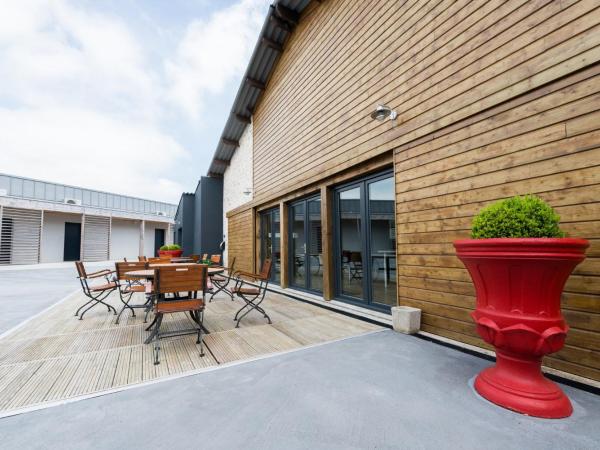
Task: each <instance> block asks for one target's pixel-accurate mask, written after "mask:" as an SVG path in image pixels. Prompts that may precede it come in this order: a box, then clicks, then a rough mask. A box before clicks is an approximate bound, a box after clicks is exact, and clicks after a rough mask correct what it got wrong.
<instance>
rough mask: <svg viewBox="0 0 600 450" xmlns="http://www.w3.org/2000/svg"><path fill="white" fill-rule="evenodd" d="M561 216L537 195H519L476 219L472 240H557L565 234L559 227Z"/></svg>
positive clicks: (502, 201) (488, 208)
mask: <svg viewBox="0 0 600 450" xmlns="http://www.w3.org/2000/svg"><path fill="white" fill-rule="evenodd" d="M559 221H560V216H559V215H558V214H556V213H555V212H554V210H553V209H552V208H551V207H550V205H548V204H547V203H546V202H544V200H542V199H541V198H539V197H537V196H535V195H525V196H524V197H520V196H518V195H517V196H516V197H513V198H509V199H506V200H501V201H499V202H496V203H493V204H491V205H489V206H486V207H485V208H483V209H482V210H481V211H480V212H479V214H477V215H476V216H475V217H474V218H473V224H472V226H471V237H473V238H474V239H487V238H544V237H546V238H556V237H564V235H565V233H564V232H563V231H562V230H561V229H560V228H559V227H558V222H559Z"/></svg>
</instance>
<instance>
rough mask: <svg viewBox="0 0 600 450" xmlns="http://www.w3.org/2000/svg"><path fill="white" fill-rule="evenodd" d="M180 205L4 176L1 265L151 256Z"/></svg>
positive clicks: (167, 239)
mask: <svg viewBox="0 0 600 450" xmlns="http://www.w3.org/2000/svg"><path fill="white" fill-rule="evenodd" d="M176 209H177V205H173V204H169V203H163V202H156V201H153V200H144V199H140V198H135V197H128V196H124V195H118V194H111V193H107V192H101V191H94V190H90V189H84V188H80V187H75V186H67V185H64V184H56V183H48V182H45V181H40V180H33V179H29V178H22V177H16V176H11V175H4V174H0V223H1V232H0V264H36V263H47V262H59V261H76V260H82V261H104V260H117V259H123V258H128V259H129V258H131V259H136V258H137V256H138V255H146V256H152V255H155V254H156V250H157V249H158V247H160V245H163V244H169V243H171V239H172V224H173V217H174V215H175V211H176Z"/></svg>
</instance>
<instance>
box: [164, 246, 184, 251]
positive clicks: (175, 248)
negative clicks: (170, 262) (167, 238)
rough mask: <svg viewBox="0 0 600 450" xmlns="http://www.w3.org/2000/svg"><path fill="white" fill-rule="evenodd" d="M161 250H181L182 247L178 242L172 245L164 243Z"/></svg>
mask: <svg viewBox="0 0 600 450" xmlns="http://www.w3.org/2000/svg"><path fill="white" fill-rule="evenodd" d="M160 250H162V251H165V250H181V247H180V246H179V245H177V244H171V245H163V246H161V247H160Z"/></svg>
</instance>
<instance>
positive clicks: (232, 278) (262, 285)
mask: <svg viewBox="0 0 600 450" xmlns="http://www.w3.org/2000/svg"><path fill="white" fill-rule="evenodd" d="M138 259H139V260H138V261H126V260H125V261H120V262H116V263H115V270H110V269H103V270H99V271H96V272H93V273H87V271H86V270H85V267H84V265H83V263H82V262H81V261H77V262H76V263H75V266H76V268H77V274H78V276H77V278H78V279H79V281H80V283H81V288H82V291H83V293H84V295H85V296H86V298H87V299H88V300H87V302H86V303H84V304H83V305H81V306H80V307H79V308H78V309H77V311H76V312H75V316H76V317H78V318H79V319H80V320H82V319H83V316H84V315H85V313H86V312H88V311H89V310H91V309H92V308H93V307H95V306H98V305H103V306H105V307H106V308H107V309H108V312H109V313H110V312H112V313H113V314H114V315H116V316H117V317H116V319H115V325H118V324H119V321H120V318H121V315H122V314H123V312H124V311H125V310H130V311H131V315H132V317H135V309H141V310H144V312H145V317H144V323H147V321H148V316H149V315H150V314H153V315H154V318H153V320H152V322H151V323H150V324H149V325H148V327H147V328H146V331H148V332H149V335H148V337H147V339H146V341H145V344H150V343H154V364H160V360H159V351H160V344H159V341H160V339H162V338H167V337H172V336H182V335H186V334H197V340H196V343H197V344H199V345H200V356H204V347H203V335H204V334H208V333H210V331H209V330H207V329H206V327H204V325H203V319H204V310H205V308H206V295H207V294H210V298H209V300H208V302H209V303H210V302H211V301H212V300H213V298H214V297H215V295H217V294H218V293H219V292H223V293H225V294H226V295H228V296H229V297H230V298H231V300H232V301H234V300H235V298H236V297H238V298H240V299H241V300H243V302H244V305H243V306H242V307H241V308H240V309H239V310H238V311H237V313H236V314H235V316H234V318H233V320H234V321H235V322H236V328H238V327H239V326H240V322H241V320H242V319H243V318H244V317H246V316H247V315H248V314H249V313H250V312H251V311H257V312H259V313H260V314H262V315H263V317H264V318H265V319H267V321H268V323H269V324H270V323H271V318H270V317H269V315H268V314H267V312H266V311H265V310H264V309H263V308H262V307H261V306H260V305H261V303H262V302H263V300H264V299H265V294H266V291H267V288H268V284H269V279H270V275H271V267H272V263H271V260H270V259H266V260H265V261H264V262H263V264H262V267H261V270H260V272H259V273H251V272H245V271H241V270H236V269H235V268H234V266H235V258H233V260H232V261H231V265H230V266H229V267H223V266H221V265H220V263H221V257H220V255H212V256H211V257H210V259H209V257H208V255H206V254H205V255H202V258H200V256H199V255H191V256H189V257H179V258H168V257H160V258H146V257H145V256H140V257H139V258H138ZM100 280H101V281H102V282H101V283H97V281H100ZM113 292H117V293H118V294H119V299H120V301H121V303H122V304H123V306H122V307H121V310H120V311H119V312H117V310H116V309H115V307H114V306H112V305H111V304H110V303H108V302H107V298H108V296H109V295H110V294H111V293H113ZM136 293H137V294H143V295H144V298H145V301H144V302H142V303H135V304H132V303H131V301H132V299H133V298H134V294H136ZM173 313H187V314H188V315H189V317H190V319H191V320H192V323H193V325H194V326H193V327H192V328H187V329H178V330H172V331H168V332H165V331H161V324H162V322H163V318H164V316H165V314H173Z"/></svg>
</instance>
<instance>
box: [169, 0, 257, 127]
mask: <svg viewBox="0 0 600 450" xmlns="http://www.w3.org/2000/svg"><path fill="white" fill-rule="evenodd" d="M267 5H268V1H266V0H242V1H241V2H239V3H236V4H234V5H232V6H230V7H229V8H226V9H223V10H220V11H218V12H216V13H214V14H213V15H212V16H211V17H210V18H209V19H208V20H195V21H193V22H192V23H191V24H190V25H189V26H188V27H187V29H186V32H185V36H184V38H183V39H182V41H181V43H180V44H179V47H178V49H177V53H176V55H175V57H174V58H172V59H170V60H168V61H167V62H166V64H165V71H166V74H167V80H168V83H169V88H168V98H169V99H170V100H171V101H172V102H173V103H175V104H176V105H178V106H179V107H180V108H182V109H183V110H184V111H186V112H187V113H188V114H189V115H190V116H191V117H193V118H197V117H199V115H200V113H201V111H202V105H203V101H204V97H205V96H206V94H214V93H218V92H221V91H222V90H223V89H224V87H225V86H226V84H227V83H228V82H231V81H232V79H235V78H236V77H239V75H240V74H241V73H243V71H244V70H245V68H246V65H247V64H248V60H249V58H250V55H251V53H252V49H253V48H254V45H255V43H256V38H257V35H258V31H259V30H260V26H261V25H262V22H263V20H264V17H265V13H266V7H267Z"/></svg>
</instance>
